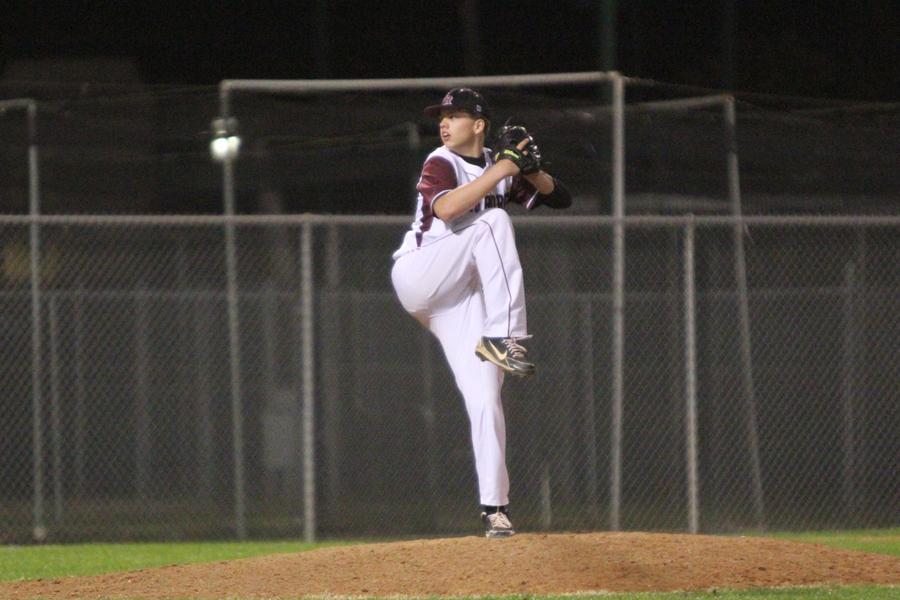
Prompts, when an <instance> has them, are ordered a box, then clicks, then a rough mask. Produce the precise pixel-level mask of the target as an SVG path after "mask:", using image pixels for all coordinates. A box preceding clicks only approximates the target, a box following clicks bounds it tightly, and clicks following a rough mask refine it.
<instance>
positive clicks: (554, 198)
mask: <svg viewBox="0 0 900 600" xmlns="http://www.w3.org/2000/svg"><path fill="white" fill-rule="evenodd" d="M537 203H538V204H543V205H545V206H549V207H550V208H569V207H570V206H572V194H570V193H569V189H568V188H567V187H566V186H565V185H563V182H562V181H560V180H559V179H557V178H556V177H554V178H553V191H552V192H550V193H549V194H546V195H545V194H538V197H537Z"/></svg>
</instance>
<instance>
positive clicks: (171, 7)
mask: <svg viewBox="0 0 900 600" xmlns="http://www.w3.org/2000/svg"><path fill="white" fill-rule="evenodd" d="M471 1H472V0H470V2H471ZM462 5H463V2H455V3H454V2H445V3H420V2H409V1H406V0H403V1H390V0H389V1H385V2H379V3H375V2H365V1H345V0H337V1H334V2H325V1H324V0H315V1H307V2H271V3H267V2H255V3H246V4H245V3H240V4H239V3H236V2H227V1H221V2H190V1H184V2H181V3H172V2H139V3H138V2H125V1H118V2H103V3H101V2H23V3H20V5H19V7H18V8H15V9H13V10H8V9H5V10H4V13H5V14H4V15H3V17H2V18H3V21H2V46H0V52H2V55H0V71H5V70H6V69H7V68H8V67H9V66H10V65H12V64H14V63H15V62H16V61H17V60H19V59H29V58H53V57H82V58H83V57H95V56H101V57H119V58H128V59H132V60H133V61H134V62H135V64H136V66H137V69H138V72H139V74H140V77H141V78H142V79H143V81H144V82H146V83H155V84H215V83H217V82H218V81H220V80H221V79H225V78H313V77H316V78H318V77H331V78H356V77H432V76H453V75H464V74H475V73H476V71H477V72H478V73H479V74H484V75H493V74H505V73H536V72H565V71H580V70H593V69H597V68H600V66H601V60H600V47H601V44H600V40H601V27H600V20H601V17H600V15H601V9H600V5H601V3H600V2H599V1H598V2H591V1H588V0H554V1H552V2H533V1H502V0H492V1H487V0H476V1H474V2H473V5H474V6H475V11H474V14H475V16H476V18H477V22H478V23H477V36H475V39H476V41H475V43H476V44H478V45H480V49H481V53H480V56H481V59H480V61H478V62H480V65H478V64H476V65H474V66H473V65H472V63H471V59H470V62H469V64H468V65H467V61H466V59H465V50H466V45H465V44H464V42H463V40H464V30H465V29H464V27H463V18H462V16H461V15H462V14H463V12H464V11H463V9H462ZM617 5H618V18H617V20H616V21H617V28H616V31H617V37H618V42H617V45H616V47H617V67H618V69H619V70H620V71H622V72H623V73H625V74H626V75H630V76H635V77H646V78H652V79H657V80H660V81H666V82H671V83H680V84H689V85H696V86H701V87H710V88H719V89H729V88H730V89H734V90H735V91H743V92H760V93H772V94H782V95H796V96H810V97H828V98H849V99H860V100H879V101H897V100H898V99H900V94H898V92H897V90H898V87H900V86H898V83H897V82H898V81H900V60H898V56H897V40H898V39H900V28H898V26H897V22H898V20H900V9H898V6H900V2H897V1H896V0H859V1H854V2H847V1H845V0H844V1H827V0H823V1H818V2H817V1H809V0H799V1H796V0H783V1H774V0H769V1H765V0H759V1H749V0H744V1H742V0H718V1H715V0H706V1H698V0H693V1H690V0H689V1H684V2H680V1H675V0H653V1H651V0H618V1H617ZM98 6H102V8H97V7H98ZM729 6H730V7H731V9H730V14H732V15H733V19H732V20H731V27H730V28H731V30H733V32H734V33H733V36H731V37H730V38H729V36H727V35H726V33H725V32H727V31H728V30H729V25H728V23H729V19H728V17H727V15H728V14H729ZM729 39H730V44H729V42H728V40H729ZM729 46H730V47H731V48H732V50H733V60H731V61H729V59H728V58H727V56H728V51H727V49H728V48H729ZM469 47H470V48H471V47H472V46H471V45H470V46H469ZM729 65H730V66H729Z"/></svg>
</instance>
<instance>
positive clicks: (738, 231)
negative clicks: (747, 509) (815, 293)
mask: <svg viewBox="0 0 900 600" xmlns="http://www.w3.org/2000/svg"><path fill="white" fill-rule="evenodd" d="M724 108H725V135H726V152H727V156H728V195H729V198H730V201H731V213H732V215H733V216H734V217H738V218H740V217H741V212H742V211H741V184H740V179H739V170H738V154H737V135H736V128H737V118H736V116H735V111H734V97H733V96H728V97H727V98H726V99H725V103H724ZM734 272H735V280H736V281H737V292H738V311H739V325H740V331H741V364H742V367H743V368H742V369H741V372H742V374H743V387H744V398H745V399H746V402H747V446H748V448H749V450H750V468H751V472H752V477H753V508H754V513H755V517H756V526H757V528H759V529H764V528H765V503H764V496H763V484H762V468H761V466H760V460H759V434H758V431H757V425H756V390H755V387H754V384H753V352H752V346H751V339H750V307H749V300H748V292H747V261H746V258H745V255H744V225H743V224H742V223H741V222H740V221H739V220H738V221H736V222H735V224H734Z"/></svg>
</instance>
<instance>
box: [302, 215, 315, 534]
mask: <svg viewBox="0 0 900 600" xmlns="http://www.w3.org/2000/svg"><path fill="white" fill-rule="evenodd" d="M312 236H313V234H312V225H311V224H310V223H304V224H303V229H302V234H301V237H300V268H301V280H302V283H303V288H302V297H301V308H302V317H301V318H302V323H303V537H304V539H305V540H306V541H307V542H314V541H315V540H316V473H315V467H316V457H315V449H316V445H315V438H314V437H313V436H314V433H315V432H314V424H315V415H314V414H313V409H314V398H313V394H314V393H315V387H314V381H313V377H314V366H315V357H314V356H313V342H314V338H313V334H314V327H315V323H314V321H313V319H314V315H313V274H312V267H313V265H312Z"/></svg>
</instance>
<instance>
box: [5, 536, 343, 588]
mask: <svg viewBox="0 0 900 600" xmlns="http://www.w3.org/2000/svg"><path fill="white" fill-rule="evenodd" d="M326 545H331V544H306V543H303V542H287V541H274V542H197V543H192V542H178V543H143V544H137V543H136V544H72V545H65V546H57V545H47V546H0V581H16V580H20V579H38V578H58V577H67V576H70V575H98V574H100V573H113V572H116V571H133V570H135V569H145V568H149V567H161V566H164V565H174V564H189V563H201V562H215V561H219V560H230V559H233V558H246V557H250V556H260V555H264V554H277V553H284V552H302V551H306V550H311V549H313V548H321V547H323V546H326Z"/></svg>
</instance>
